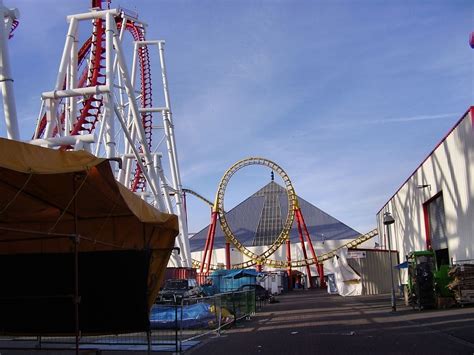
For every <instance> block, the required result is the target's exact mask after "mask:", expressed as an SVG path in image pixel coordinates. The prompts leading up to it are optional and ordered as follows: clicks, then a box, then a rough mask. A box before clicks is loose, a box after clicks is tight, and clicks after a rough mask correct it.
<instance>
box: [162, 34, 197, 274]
mask: <svg viewBox="0 0 474 355" xmlns="http://www.w3.org/2000/svg"><path fill="white" fill-rule="evenodd" d="M158 52H159V55H160V63H161V78H162V81H163V91H164V97H165V106H166V107H167V108H168V111H165V112H163V125H164V127H165V135H166V138H167V139H166V143H167V147H168V156H169V160H170V169H171V178H172V182H173V188H174V189H175V190H176V194H175V201H176V213H177V215H178V222H179V230H180V232H181V237H182V239H183V247H184V250H182V251H181V253H182V259H183V263H184V264H185V265H186V266H188V267H190V266H191V252H190V246H189V237H188V225H187V222H186V211H185V210H184V205H183V200H182V199H183V194H182V186H181V177H180V173H179V166H178V152H177V150H176V143H175V139H174V132H173V121H172V115H171V101H170V95H169V91H168V79H167V76H166V63H165V56H164V41H159V42H158Z"/></svg>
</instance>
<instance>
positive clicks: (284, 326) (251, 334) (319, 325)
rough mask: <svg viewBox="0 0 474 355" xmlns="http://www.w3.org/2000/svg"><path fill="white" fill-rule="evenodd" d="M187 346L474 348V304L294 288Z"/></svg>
mask: <svg viewBox="0 0 474 355" xmlns="http://www.w3.org/2000/svg"><path fill="white" fill-rule="evenodd" d="M278 300H279V303H275V304H268V305H265V306H264V308H263V309H262V311H260V312H258V313H257V314H256V315H255V316H254V317H252V319H250V320H242V321H241V322H240V323H238V324H237V325H236V326H235V327H233V328H231V329H228V330H226V331H224V332H223V333H222V335H221V336H218V337H217V336H216V337H213V338H210V339H207V340H205V341H203V342H202V343H201V344H200V345H198V346H197V347H194V348H192V349H190V350H189V351H187V352H186V354H192V355H201V354H202V355H213V354H216V355H233V354H238V355H247V354H417V355H419V354H430V355H433V354H469V355H473V354H474V307H464V308H450V309H442V310H424V311H416V310H412V309H411V307H405V306H404V305H401V304H400V303H401V300H399V301H398V303H399V305H398V309H397V312H394V313H392V312H391V307H390V296H389V295H377V296H359V297H341V296H338V295H329V294H327V293H326V292H324V291H322V290H309V291H294V292H291V293H288V294H286V295H282V296H279V297H278Z"/></svg>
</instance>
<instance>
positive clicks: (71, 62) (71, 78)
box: [64, 29, 78, 135]
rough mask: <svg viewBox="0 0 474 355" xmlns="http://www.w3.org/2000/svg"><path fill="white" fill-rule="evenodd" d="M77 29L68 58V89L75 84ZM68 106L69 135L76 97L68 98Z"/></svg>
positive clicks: (72, 122) (74, 114) (66, 128)
mask: <svg viewBox="0 0 474 355" xmlns="http://www.w3.org/2000/svg"><path fill="white" fill-rule="evenodd" d="M77 43H78V41H77V29H76V33H75V34H74V41H73V43H72V47H71V58H70V60H69V80H68V87H67V88H68V89H74V88H76V86H77V60H78V57H77ZM68 101H69V107H68V111H67V112H68V117H67V119H66V122H65V127H64V130H65V134H66V135H69V132H71V130H72V127H73V126H74V121H75V120H76V117H77V99H76V98H75V97H73V96H72V97H70V98H69V99H68Z"/></svg>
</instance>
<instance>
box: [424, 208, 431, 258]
mask: <svg viewBox="0 0 474 355" xmlns="http://www.w3.org/2000/svg"><path fill="white" fill-rule="evenodd" d="M423 217H424V219H425V238H426V249H427V250H430V249H431V234H430V216H429V213H428V203H427V202H425V203H424V204H423Z"/></svg>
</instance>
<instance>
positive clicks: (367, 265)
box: [347, 249, 400, 295]
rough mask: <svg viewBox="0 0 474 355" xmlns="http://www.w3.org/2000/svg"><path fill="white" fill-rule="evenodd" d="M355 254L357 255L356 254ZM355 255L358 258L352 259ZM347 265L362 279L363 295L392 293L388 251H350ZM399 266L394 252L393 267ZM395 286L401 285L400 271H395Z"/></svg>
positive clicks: (396, 254)
mask: <svg viewBox="0 0 474 355" xmlns="http://www.w3.org/2000/svg"><path fill="white" fill-rule="evenodd" d="M354 252H355V253H354ZM352 253H354V254H356V255H357V257H350V256H351V254H352ZM348 255H349V257H348V258H347V263H348V264H349V266H350V267H352V268H353V269H354V271H355V272H356V273H358V274H359V276H360V277H361V283H362V294H363V295H377V294H382V293H390V291H391V290H392V282H391V278H390V256H389V252H388V250H381V249H349V252H348ZM398 264H399V257H398V253H397V252H396V251H394V250H393V251H392V267H394V266H396V265H398ZM393 284H394V287H396V288H397V287H398V285H399V284H400V270H397V269H395V268H394V269H393Z"/></svg>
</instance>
